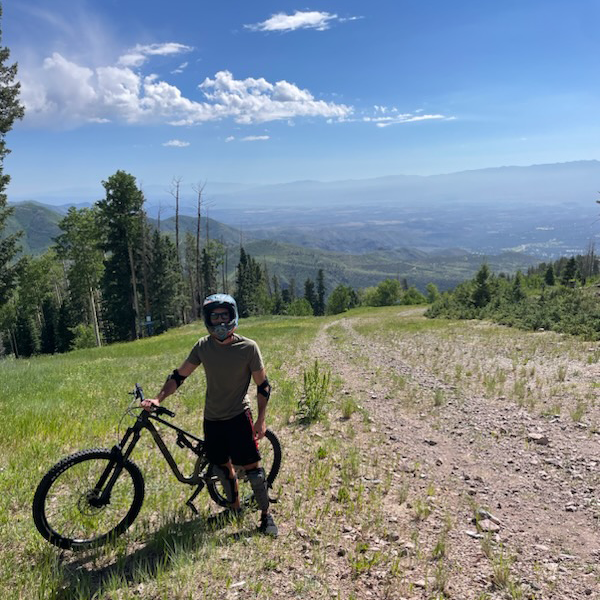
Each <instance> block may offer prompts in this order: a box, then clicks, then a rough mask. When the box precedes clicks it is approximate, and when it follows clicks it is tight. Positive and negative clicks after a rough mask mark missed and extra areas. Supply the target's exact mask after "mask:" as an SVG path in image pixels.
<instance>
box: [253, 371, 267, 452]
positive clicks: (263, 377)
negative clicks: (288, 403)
mask: <svg viewBox="0 0 600 600" xmlns="http://www.w3.org/2000/svg"><path fill="white" fill-rule="evenodd" d="M252 379H254V383H255V384H256V386H257V388H259V389H258V390H257V393H256V401H257V403H258V416H257V417H256V421H255V422H254V433H255V434H256V438H257V439H259V440H260V439H261V438H262V437H264V435H265V433H266V431H267V425H266V420H265V419H266V416H267V403H268V402H269V394H270V393H271V386H270V385H269V380H268V379H267V372H266V371H265V370H264V369H260V371H252ZM265 382H266V383H267V385H266V386H265V385H264V384H265ZM261 387H262V388H263V391H261V390H260V388H261Z"/></svg>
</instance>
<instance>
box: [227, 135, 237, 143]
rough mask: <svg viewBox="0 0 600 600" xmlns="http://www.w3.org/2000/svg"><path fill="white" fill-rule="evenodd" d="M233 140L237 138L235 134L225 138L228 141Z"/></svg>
mask: <svg viewBox="0 0 600 600" xmlns="http://www.w3.org/2000/svg"><path fill="white" fill-rule="evenodd" d="M233 140H235V136H233V135H230V136H229V137H226V138H225V141H226V142H228V143H229V142H233Z"/></svg>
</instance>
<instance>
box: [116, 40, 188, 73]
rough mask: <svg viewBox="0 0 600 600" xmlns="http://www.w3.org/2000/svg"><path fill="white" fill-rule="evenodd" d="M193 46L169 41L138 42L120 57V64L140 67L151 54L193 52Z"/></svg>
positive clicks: (163, 54)
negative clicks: (155, 42) (161, 42)
mask: <svg viewBox="0 0 600 600" xmlns="http://www.w3.org/2000/svg"><path fill="white" fill-rule="evenodd" d="M192 50H193V48H192V47H191V46H186V45H185V44H178V43H176V42H167V43H165V44H147V45H142V44H137V45H136V46H135V47H134V48H131V49H130V50H128V51H127V53H126V54H123V56H121V57H120V58H119V61H118V64H119V66H122V67H140V66H142V65H143V64H144V63H145V62H146V61H147V60H148V57H150V56H172V55H174V54H181V53H183V52H191V51H192Z"/></svg>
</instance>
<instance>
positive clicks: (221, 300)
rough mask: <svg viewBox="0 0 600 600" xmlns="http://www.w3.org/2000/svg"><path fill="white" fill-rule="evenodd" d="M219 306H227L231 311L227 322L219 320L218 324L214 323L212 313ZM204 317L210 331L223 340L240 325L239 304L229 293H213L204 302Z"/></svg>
mask: <svg viewBox="0 0 600 600" xmlns="http://www.w3.org/2000/svg"><path fill="white" fill-rule="evenodd" d="M217 308H226V309H227V310H228V311H229V321H228V322H227V323H223V322H219V323H218V324H217V325H215V324H213V323H212V321H211V319H210V313H211V312H213V311H214V310H215V309H217ZM202 317H203V319H204V324H205V325H206V329H208V332H209V333H210V334H212V335H214V336H215V337H216V338H217V339H219V340H221V341H223V340H225V339H227V338H228V337H229V336H230V335H231V334H232V333H233V330H234V329H235V328H236V327H237V326H238V321H239V315H238V309H237V304H236V302H235V300H234V299H233V297H232V296H230V295H229V294H211V295H210V296H207V297H206V298H205V299H204V302H203V303H202Z"/></svg>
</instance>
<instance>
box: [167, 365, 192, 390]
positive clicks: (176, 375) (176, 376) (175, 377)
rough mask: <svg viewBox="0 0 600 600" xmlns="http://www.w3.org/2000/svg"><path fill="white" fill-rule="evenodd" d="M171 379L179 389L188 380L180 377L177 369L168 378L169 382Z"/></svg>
mask: <svg viewBox="0 0 600 600" xmlns="http://www.w3.org/2000/svg"><path fill="white" fill-rule="evenodd" d="M171 379H172V380H173V381H174V382H175V385H176V386H177V387H179V386H180V385H181V384H182V383H183V382H184V381H185V380H186V379H187V378H186V377H184V376H183V375H180V374H179V371H178V370H177V369H173V372H172V373H170V374H169V376H168V377H167V381H169V380H171Z"/></svg>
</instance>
